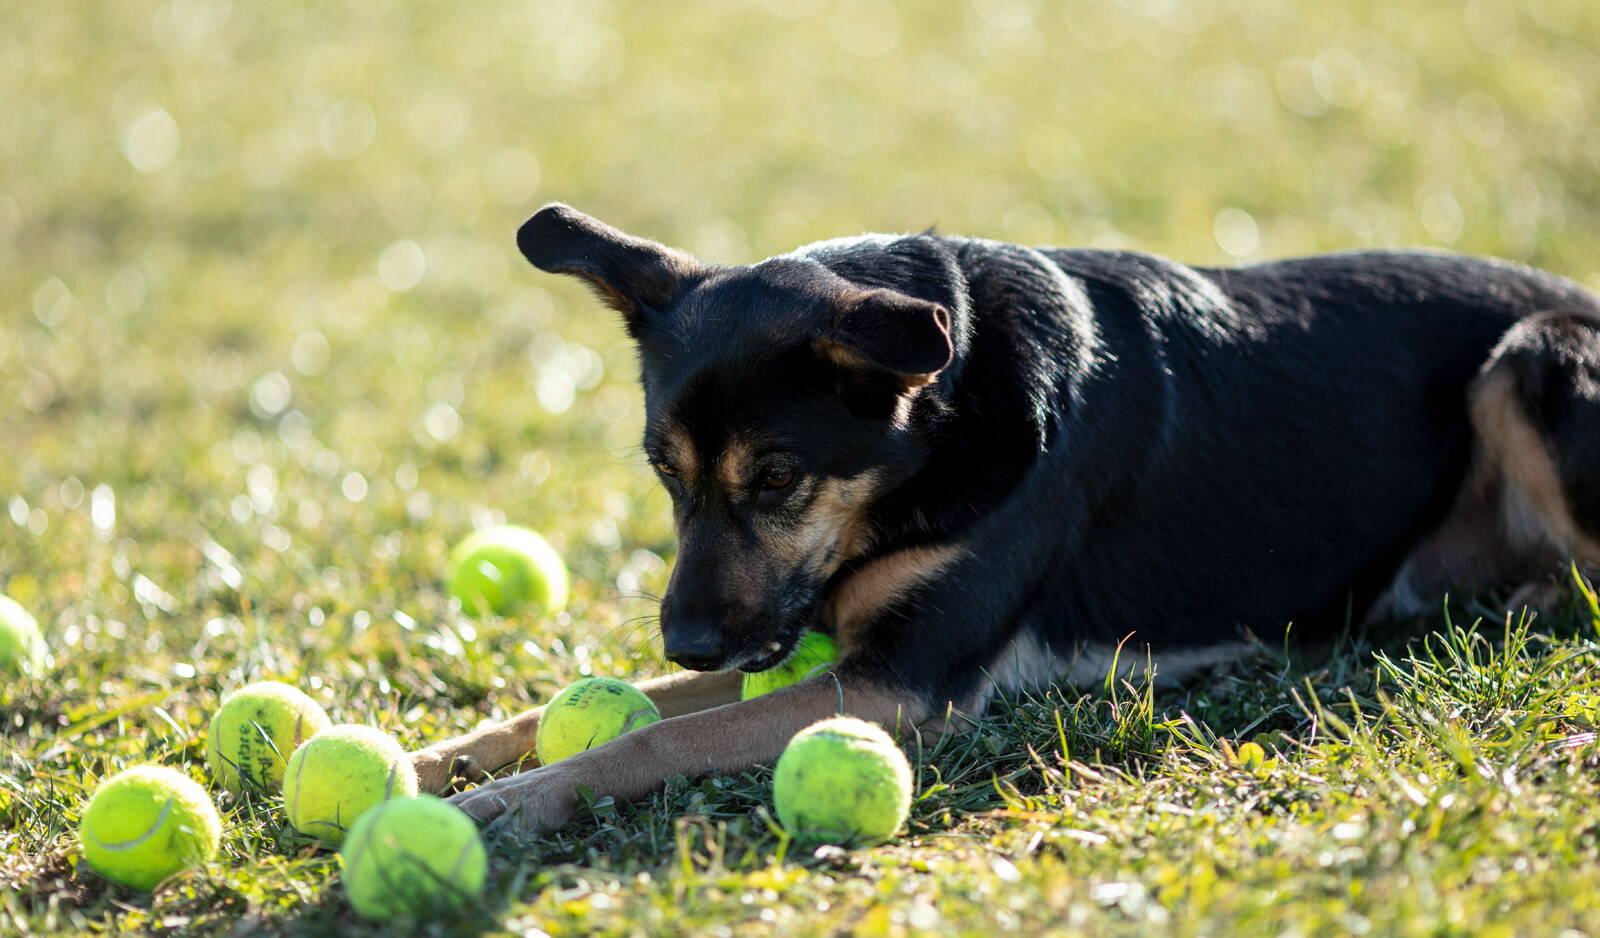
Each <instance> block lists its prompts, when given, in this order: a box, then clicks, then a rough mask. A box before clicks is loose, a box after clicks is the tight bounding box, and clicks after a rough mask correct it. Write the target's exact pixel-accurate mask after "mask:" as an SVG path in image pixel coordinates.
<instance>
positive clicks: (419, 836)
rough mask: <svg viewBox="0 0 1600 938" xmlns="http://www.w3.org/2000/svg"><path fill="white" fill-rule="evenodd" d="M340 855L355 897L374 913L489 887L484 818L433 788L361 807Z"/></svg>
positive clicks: (418, 907)
mask: <svg viewBox="0 0 1600 938" xmlns="http://www.w3.org/2000/svg"><path fill="white" fill-rule="evenodd" d="M340 859H341V860H342V861H343V864H344V891H345V894H346V895H348V896H349V897H350V904H351V905H352V906H354V907H355V910H356V911H357V912H359V913H360V914H362V915H364V916H366V917H367V918H375V919H385V918H393V917H394V916H396V915H416V916H421V915H425V914H427V913H430V912H435V911H441V910H444V909H448V908H451V907H455V906H459V905H461V904H463V903H465V902H468V901H470V900H471V899H473V898H474V897H475V896H477V895H478V894H480V893H482V892H483V877H484V873H485V871H486V870H487V868H488V865H489V861H488V857H487V855H486V854H485V853H484V849H483V842H482V841H481V840H479V839H478V825H476V824H474V823H473V822H472V819H471V818H469V817H467V815H466V814H465V813H464V812H463V811H462V810H461V809H460V808H457V807H455V806H454V805H452V804H449V803H448V802H445V801H440V800H439V799H438V798H435V797H433V796H432V795H420V796H418V797H416V798H396V799H394V800H393V801H386V802H384V803H383V804H381V805H378V806H377V807H376V808H373V809H372V810H371V811H368V812H367V813H366V814H363V815H361V817H360V819H359V820H357V821H356V823H355V825H354V826H352V827H351V828H350V836H348V837H346V838H345V841H344V847H343V848H342V849H341V851H340Z"/></svg>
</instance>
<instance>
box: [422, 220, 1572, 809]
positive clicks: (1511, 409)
mask: <svg viewBox="0 0 1600 938" xmlns="http://www.w3.org/2000/svg"><path fill="white" fill-rule="evenodd" d="M517 240H518V244H519V245H520V247H521V249H522V252H523V254H525V255H526V256H527V258H528V260H530V261H531V262H532V263H533V264H534V265H535V266H537V267H539V268H541V269H543V270H547V271H553V272H557V273H564V274H572V275H575V276H577V277H580V278H582V279H583V280H585V281H587V282H588V283H589V285H590V286H592V287H593V288H594V289H595V290H596V291H597V292H598V293H599V294H600V296H601V297H602V298H603V299H604V300H605V301H606V302H607V303H608V304H610V305H611V306H613V307H615V308H616V309H617V310H619V311H620V312H621V313H622V316H623V319H624V321H625V323H626V325H627V329H628V332H629V333H630V334H631V336H632V337H633V339H634V340H635V341H636V342H637V344H638V348H639V355H640V359H641V362H642V366H643V368H642V370H643V383H644V397H645V408H646V422H645V425H646V430H645V441H644V445H645V450H646V452H647V453H648V454H649V456H650V459H651V461H652V462H653V464H654V465H655V469H656V471H657V472H658V473H659V474H660V476H661V481H662V484H663V485H665V486H666V487H667V489H668V490H669V491H670V492H671V494H672V502H673V513H674V519H675V521H676V525H677V531H678V536H679V541H680V545H679V553H678V559H677V565H676V567H675V568H674V570H673V573H672V578H671V582H670V585H669V586H668V589H667V593H666V598H665V599H664V600H663V602H662V604H661V627H662V632H663V634H664V637H665V644H666V655H667V657H668V658H669V659H671V660H673V661H675V662H677V663H679V664H681V665H683V666H684V667H686V668H688V669H690V672H689V673H683V674H678V675H674V676H671V677H666V678H662V679H659V680H655V681H647V682H645V683H643V684H642V685H641V687H642V688H643V689H644V690H645V691H646V692H647V693H649V694H650V695H651V696H652V697H653V698H654V699H655V700H656V701H657V703H658V704H659V705H660V707H661V710H662V712H663V714H664V715H665V716H666V717H667V719H665V720H663V721H662V722H660V723H658V724H655V725H653V726H650V727H647V728H645V729H642V730H639V731H638V732H635V733H632V734H629V735H627V736H625V737H623V738H621V739H619V740H617V741H615V742H613V743H610V744H608V745H606V746H602V747H600V748H597V749H593V750H590V751H588V752H585V753H582V754H580V755H577V756H574V757H572V758H570V759H567V760H564V761H562V762H560V763H556V764H554V765H550V766H544V767H538V768H533V769H532V770H531V771H526V772H523V773H521V774H518V775H514V776H511V777H507V778H502V779H499V780H497V781H492V782H488V783H487V784H483V785H481V786H480V787H477V788H475V789H472V790H470V791H467V792H465V793H463V794H460V795H457V796H456V800H457V803H458V804H460V805H461V806H462V807H463V808H465V809H466V810H467V811H468V812H470V813H471V814H473V815H474V816H476V817H478V818H480V819H489V818H493V817H497V816H499V815H501V814H502V813H506V812H513V813H514V814H515V815H516V816H517V817H519V818H520V819H521V821H522V822H523V823H525V824H527V825H529V826H530V827H533V828H536V829H537V828H550V827H553V826H557V825H560V824H562V823H564V822H565V821H566V820H567V819H568V818H569V817H570V816H571V815H572V813H573V811H574V807H575V794H574V789H575V788H576V787H577V786H579V785H586V786H588V787H589V788H590V789H592V790H593V791H595V792H596V793H599V794H610V795H615V796H617V797H619V798H637V797H640V796H643V795H645V794H646V793H648V792H649V791H651V790H652V789H654V788H656V787H657V786H659V785H660V784H661V783H662V781H663V780H664V779H666V778H670V777H672V776H674V775H677V774H694V773H701V772H729V771H736V770H739V769H742V768H745V767H747V766H749V765H752V764H755V763H760V762H763V761H768V760H771V759H773V758H775V757H776V756H777V755H778V753H779V752H780V751H781V749H782V747H783V745H784V743H785V741H786V740H787V739H788V738H789V736H790V735H791V734H792V733H794V732H795V731H796V730H798V729H800V728H801V727H803V726H805V725H807V724H809V723H811V722H812V721H814V720H817V719H819V718H822V717H825V716H828V715H831V714H833V713H835V712H836V711H837V710H838V709H839V708H840V706H841V701H842V705H843V708H844V710H845V711H846V712H849V713H853V714H855V715H857V716H861V717H864V718H866V719H870V720H874V721H877V722H880V723H883V724H885V725H888V726H890V727H897V728H899V729H902V730H905V729H909V728H911V727H916V726H922V727H924V728H926V727H928V726H929V725H930V724H933V725H937V724H938V722H939V721H940V720H942V719H943V718H944V717H945V715H946V714H947V713H948V712H949V711H950V709H951V708H952V707H953V708H954V709H955V710H958V711H961V712H965V713H976V712H978V711H980V710H981V709H982V707H983V704H984V701H985V700H986V699H987V698H988V697H989V695H991V694H992V693H994V692H996V691H1009V690H1014V689H1017V688H1020V687H1025V686H1028V685H1034V684H1038V683H1040V682H1046V681H1050V680H1052V679H1055V678H1059V677H1075V678H1079V679H1082V678H1084V677H1089V678H1092V679H1096V680H1098V679H1100V678H1103V677H1104V675H1105V674H1106V669H1107V668H1108V666H1109V662H1110V660H1111V659H1110V654H1111V651H1112V649H1114V648H1115V647H1117V646H1118V644H1119V643H1121V642H1123V641H1124V640H1125V639H1126V640H1127V643H1126V644H1125V645H1124V654H1125V655H1127V656H1128V657H1130V658H1137V659H1139V660H1140V661H1141V662H1143V661H1144V660H1145V659H1146V654H1147V652H1148V654H1150V655H1152V656H1153V658H1154V660H1155V662H1156V665H1157V667H1158V669H1160V671H1161V672H1163V673H1167V674H1172V673H1174V672H1178V671H1181V670H1183V669H1185V668H1191V667H1194V666H1196V665H1203V664H1206V663H1210V662H1214V661H1217V660H1219V659H1220V658H1222V657H1224V656H1228V655H1231V654H1233V653H1234V649H1236V648H1237V643H1238V641H1239V639H1240V636H1241V635H1242V634H1243V630H1246V629H1254V630H1257V631H1263V630H1269V629H1274V628H1281V627H1282V626H1283V625H1284V624H1285V623H1288V622H1293V623H1294V628H1295V630H1296V632H1297V633H1298V634H1302V635H1311V636H1316V635H1319V634H1320V635H1328V634H1331V633H1332V631H1333V630H1335V629H1337V628H1339V627H1340V626H1341V625H1343V624H1344V623H1346V622H1348V621H1349V620H1350V617H1351V616H1352V615H1355V616H1358V617H1360V616H1367V617H1369V618H1374V619H1380V618H1382V617H1385V616H1389V615H1393V614H1410V613H1416V612H1420V611H1424V610H1428V609H1432V608H1434V607H1435V606H1436V605H1437V603H1438V602H1439V600H1440V598H1441V596H1442V595H1443V594H1444V592H1445V591H1446V590H1447V589H1449V588H1451V587H1453V586H1492V585H1513V586H1514V585H1517V584H1519V583H1524V582H1528V581H1537V580H1539V579H1540V578H1543V577H1545V576H1547V575H1548V574H1549V572H1550V571H1552V570H1554V569H1556V568H1558V567H1559V566H1560V565H1561V564H1562V563H1563V562H1564V561H1566V560H1568V559H1569V558H1575V559H1576V560H1578V561H1579V562H1582V563H1588V564H1593V563H1597V562H1600V299H1597V298H1596V297H1595V296H1594V295H1593V294H1590V293H1588V292H1586V291H1584V290H1583V289H1581V288H1579V287H1578V286H1576V285H1575V284H1573V283H1571V282H1568V281H1566V280H1562V279H1560V278H1558V277H1555V276H1551V275H1549V274H1545V273H1541V272H1538V271H1535V270H1530V269H1527V268H1523V267H1517V266H1513V265H1510V264H1505V263H1501V262H1497V261H1491V260H1480V259H1472V258H1465V257H1457V256H1447V255H1442V254H1430V253H1410V252H1383V253H1355V254H1341V255H1332V256H1324V257H1314V258H1309V259H1304V260H1289V261H1278V262H1272V263H1264V264H1258V265H1255V266H1251V267H1244V268H1240V269H1225V270H1224V269H1197V268H1193V267H1186V266H1183V265H1181V264H1177V263H1174V262H1172V261H1168V260H1163V259H1161V258H1158V257H1152V256H1149V255H1145V254H1136V253H1131V252H1107V251H1082V250H1055V249H1032V248H1026V247H1019V246H1017V245H1012V244H1002V243H997V242H993V241H983V240H974V239H967V238H952V237H940V236H937V235H934V234H921V235H911V236H866V237H859V238H848V239H841V240H837V241H827V242H822V243H820V244H815V245H811V246H809V247H806V248H803V249H801V250H799V251H796V252H795V253H793V254H787V255H783V256H781V257H774V258H771V259H769V260H766V261H763V262H761V263H759V264H756V265H753V266H749V267H719V266H714V265H710V264H705V263H702V262H700V261H698V260H695V259H694V258H692V257H689V256H688V255H686V254H683V253H681V252H678V251H675V250H672V249H670V248H667V247H664V246H662V245H659V244H656V243H654V242H651V241H646V240H643V239H640V238H636V237H631V236H629V235H626V234H624V233H622V232H620V231H617V230H615V229H613V228H610V227H608V226H606V225H604V224H601V223H600V222H598V221H596V220H594V219H592V218H589V217H587V216H585V215H582V214H580V213H578V212H576V211H574V210H572V209H570V208H567V207H565V206H562V205H551V206H547V207H546V208H544V209H542V210H541V211H540V212H539V213H538V214H536V215H534V217H533V218H532V219H530V220H529V221H528V222H527V223H526V224H525V225H524V226H523V227H522V229H521V231H520V232H519V233H518V237H517ZM808 627H811V628H822V629H826V630H829V631H832V632H833V633H834V634H835V635H836V636H837V638H838V640H839V644H840V646H841V649H842V652H841V657H840V659H839V662H838V665H837V667H836V668H835V669H834V671H833V672H832V673H831V674H828V675H823V676H821V677H818V678H813V679H811V680H808V681H805V682H803V683H801V684H799V685H796V686H794V687H791V688H787V689H785V690H781V691H778V692H775V693H771V694H767V695H765V696H762V697H758V698H755V699H753V700H749V701H739V700H738V687H739V671H740V670H745V671H753V670H759V669H762V668H766V667H769V666H771V665H773V664H775V663H777V662H778V661H780V660H781V659H782V658H783V657H784V655H786V654H787V653H788V652H789V651H790V649H791V648H792V647H793V645H794V643H795V641H796V640H797V638H798V637H799V636H800V634H801V632H802V630H804V629H806V628H808ZM696 672H698V673H696ZM538 719H539V715H538V711H533V712H532V713H529V714H526V715H524V716H522V717H519V718H516V719H513V720H511V721H508V722H506V723H504V724H502V725H499V726H495V727H492V728H489V729H485V730H481V731H479V732H476V733H473V734H471V735H469V736H466V737H464V738H462V739H458V740H454V741H451V742H448V743H442V744H440V745H437V746H434V747H432V748H430V749H427V750H424V751H423V752H420V753H418V754H417V756H416V760H415V761H416V765H417V767H418V769H419V771H420V773H421V776H422V780H423V784H424V785H425V786H426V787H428V788H432V789H443V788H446V787H448V785H449V784H450V783H451V782H452V781H453V780H454V781H459V780H460V779H463V778H465V779H467V780H469V781H481V780H484V779H486V778H487V777H488V776H489V775H490V774H493V773H495V772H496V771H497V770H500V769H502V768H504V767H506V766H508V765H511V764H513V763H517V762H518V761H519V760H522V759H524V758H525V757H526V755H527V753H528V752H529V751H530V750H531V749H532V748H533V738H534V731H535V728H536V726H537V723H538ZM523 764H524V765H527V764H529V763H523Z"/></svg>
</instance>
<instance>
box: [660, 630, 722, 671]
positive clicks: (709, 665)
mask: <svg viewBox="0 0 1600 938" xmlns="http://www.w3.org/2000/svg"><path fill="white" fill-rule="evenodd" d="M665 631H666V646H667V647H666V653H667V660H668V661H671V662H673V663H674V664H679V665H682V666H683V667H685V668H688V669H689V670H691V671H715V670H717V669H719V668H721V667H722V662H723V661H725V660H726V659H727V655H726V654H725V653H724V650H723V647H722V633H721V632H719V631H717V630H715V629H708V628H694V627H689V628H676V627H668V628H667V629H666V630H665Z"/></svg>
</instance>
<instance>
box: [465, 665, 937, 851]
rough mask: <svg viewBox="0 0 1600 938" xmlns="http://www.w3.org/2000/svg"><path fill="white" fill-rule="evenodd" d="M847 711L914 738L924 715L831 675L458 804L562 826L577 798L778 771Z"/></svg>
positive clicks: (486, 789)
mask: <svg viewBox="0 0 1600 938" xmlns="http://www.w3.org/2000/svg"><path fill="white" fill-rule="evenodd" d="M841 704H842V705H843V706H842V712H844V713H848V714H851V715H852V716H857V717H861V718H862V719H865V720H871V721H872V722H874V723H878V724H881V725H883V726H884V727H886V728H888V729H889V730H890V731H891V732H893V731H896V730H904V731H909V730H910V729H911V728H912V727H914V726H915V725H916V724H917V723H918V722H920V721H921V720H922V719H923V718H924V717H925V716H926V715H927V714H926V709H927V708H926V705H925V704H923V703H922V702H921V700H920V699H919V698H917V697H916V696H915V695H912V694H908V693H903V692H897V691H894V690H890V689H888V688H886V687H884V686H882V685H878V684H870V683H865V682H849V681H841V680H836V679H835V677H834V675H832V674H826V675H822V676H820V677H816V678H812V679H810V680H807V681H803V682H801V683H799V684H796V685H794V686H793V687H787V688H784V689H783V690H779V691H774V692H772V693H769V694H763V695H762V696H760V697H756V698H754V699H751V700H745V701H740V702H737V703H731V704H728V705H726V706H721V707H717V708H715V709H712V710H705V711H702V712H699V713H692V714H688V715H685V716H679V717H674V718H672V719H667V720H663V721H661V722H660V723H654V724H651V725H650V726H646V727H644V728H642V729H639V730H635V731H634V732H632V733H629V734H627V735H625V736H622V737H619V738H618V739H616V740H613V741H612V742H609V743H607V744H606V745H604V746H600V747H597V748H595V749H590V750H588V751H586V752H580V753H578V754H577V755H575V756H572V757H570V758H567V759H563V760H561V761H560V762H556V763H552V764H551V765H547V766H542V767H540V768H537V769H534V770H533V771H530V772H524V773H522V774H520V775H515V776H512V777H510V778H503V779H499V780H497V781H492V782H489V783H488V784H486V785H483V786H482V787H479V788H475V789H473V790H471V791H467V792H463V793H461V794H459V795H456V796H455V797H454V798H453V799H452V801H454V802H455V804H456V805H457V806H459V807H460V808H462V809H463V810H464V811H466V812H467V813H468V814H470V815H472V816H473V817H475V818H477V819H478V820H479V821H490V820H493V819H495V818H498V817H500V816H501V815H510V816H511V817H512V818H513V819H514V822H515V823H516V824H517V825H518V826H519V827H521V828H523V829H525V830H530V831H544V830H551V829H553V828H557V827H560V826H561V825H563V824H565V823H567V822H568V821H569V820H571V819H572V816H573V814H574V813H575V811H576V810H577V805H578V797H577V789H578V787H579V786H585V787H587V788H588V789H589V790H591V791H592V792H594V794H595V795H596V796H597V797H603V796H606V795H610V796H612V797H614V798H619V799H626V800H629V801H633V800H636V799H638V798H642V797H644V796H645V795H647V794H649V793H650V792H652V791H654V790H655V789H657V788H660V787H661V785H662V784H663V783H664V782H666V780H667V779H669V778H672V777H673V776H675V775H697V774H701V773H712V774H727V773H732V772H739V771H742V770H744V769H746V768H748V767H750V766H752V765H755V764H756V763H760V762H770V761H772V760H774V759H776V758H777V757H778V756H779V755H780V754H781V753H782V752H783V747H784V745H785V744H787V743H788V741H789V737H791V736H793V735H794V734H795V733H797V732H799V731H800V730H802V729H804V728H805V727H806V726H809V725H810V724H812V723H814V722H816V721H817V720H820V719H823V718H826V717H830V716H833V715H835V714H837V713H840V712H841Z"/></svg>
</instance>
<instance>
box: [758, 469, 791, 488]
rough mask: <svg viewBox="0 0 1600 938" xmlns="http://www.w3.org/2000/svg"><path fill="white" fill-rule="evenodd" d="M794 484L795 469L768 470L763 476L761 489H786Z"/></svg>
mask: <svg viewBox="0 0 1600 938" xmlns="http://www.w3.org/2000/svg"><path fill="white" fill-rule="evenodd" d="M792 484H794V470H793V469H768V470H767V471H766V472H765V473H764V474H763V475H762V476H761V487H762V488H764V489H786V488H788V487H789V486H790V485H792Z"/></svg>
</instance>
